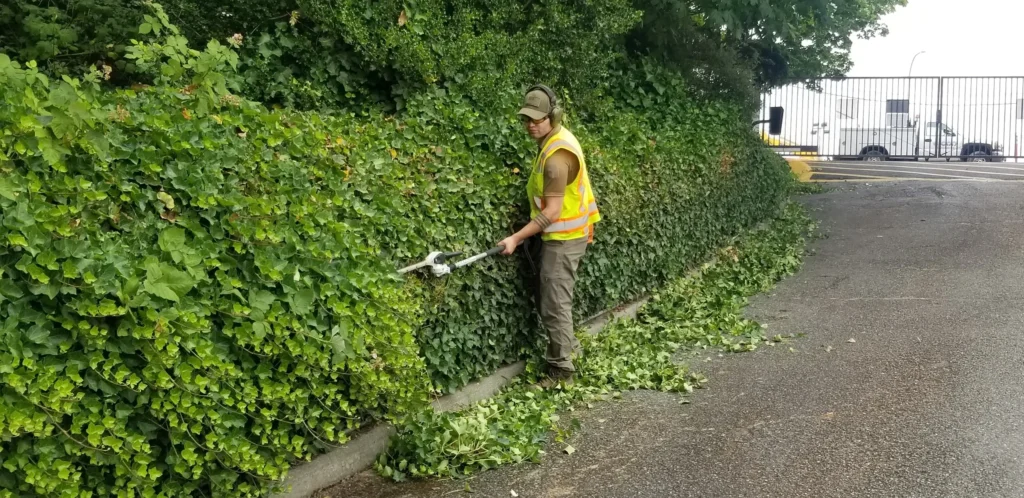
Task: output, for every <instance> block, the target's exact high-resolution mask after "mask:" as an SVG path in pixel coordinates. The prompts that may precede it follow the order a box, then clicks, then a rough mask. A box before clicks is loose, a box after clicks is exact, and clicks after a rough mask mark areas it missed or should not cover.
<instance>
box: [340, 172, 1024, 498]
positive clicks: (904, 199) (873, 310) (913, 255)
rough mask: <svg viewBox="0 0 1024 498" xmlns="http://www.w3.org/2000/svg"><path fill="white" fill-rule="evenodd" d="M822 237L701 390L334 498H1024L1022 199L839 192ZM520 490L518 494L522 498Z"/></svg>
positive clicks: (619, 408)
mask: <svg viewBox="0 0 1024 498" xmlns="http://www.w3.org/2000/svg"><path fill="white" fill-rule="evenodd" d="M829 188H830V189H831V190H830V191H829V192H826V193H824V194H818V195H813V196H807V197H805V198H804V202H805V203H806V204H807V205H808V206H809V207H811V208H812V210H813V211H812V213H813V215H814V216H815V217H817V218H818V219H820V220H822V223H823V229H824V231H825V233H826V234H827V238H825V239H822V240H818V241H816V242H814V243H813V244H812V249H813V250H814V254H812V255H810V256H808V258H807V260H806V262H805V266H804V269H803V270H802V271H801V272H800V273H799V274H797V275H795V276H792V277H790V278H788V279H786V280H784V281H783V282H781V283H780V284H779V286H778V287H777V288H776V289H775V291H774V292H773V293H772V294H770V295H765V296H759V297H757V298H755V299H754V300H753V302H752V304H751V306H750V307H749V308H748V313H749V314H750V316H752V317H753V318H756V319H758V320H759V321H761V322H762V323H766V324H768V326H769V328H768V332H769V333H770V334H776V333H778V334H788V333H800V334H805V335H804V336H803V337H802V338H797V339H793V340H791V341H789V342H787V343H784V344H780V345H777V346H774V347H767V346H765V347H762V348H761V349H759V350H758V351H756V352H753V353H744V354H734V355H726V356H724V357H719V356H718V355H717V354H705V355H704V356H701V357H697V358H694V359H693V360H692V363H693V364H694V365H695V366H694V368H695V369H697V370H701V371H703V372H705V373H706V374H707V376H708V377H709V379H710V382H709V384H708V386H707V389H703V390H699V391H697V392H696V393H695V394H694V395H693V396H691V397H690V398H689V399H690V401H691V403H690V404H680V400H681V399H682V398H681V397H680V396H678V395H673V394H665V393H653V392H635V393H629V394H627V395H626V396H625V397H624V399H623V400H622V401H618V402H607V403H598V404H595V405H594V408H592V409H589V410H582V411H577V412H576V415H577V416H579V417H580V418H581V420H582V423H583V427H582V430H581V431H579V432H578V433H577V434H576V435H574V436H573V438H572V439H571V440H570V443H571V444H572V445H573V446H574V447H575V448H576V451H575V452H574V453H573V454H572V455H567V454H565V453H562V452H560V451H559V449H560V447H559V446H557V445H553V446H551V448H550V453H549V454H548V455H547V456H546V457H545V458H544V460H543V462H542V463H540V464H523V465H518V466H513V467H505V468H501V469H498V470H493V471H489V472H485V473H482V474H479V475H478V476H476V477H474V478H472V479H470V480H469V481H467V482H468V484H469V488H470V489H471V490H472V495H468V494H463V493H464V490H465V487H466V482H460V481H437V480H429V481H420V482H413V483H403V484H393V483H390V482H388V481H385V480H383V479H381V478H379V477H377V476H376V475H374V474H373V473H372V472H366V473H363V474H361V475H358V476H356V477H354V478H352V479H350V480H349V481H347V482H343V483H341V484H340V485H338V486H336V487H334V488H332V489H331V490H326V491H324V492H322V494H321V496H324V497H347V496H353V497H368V498H397V497H420V496H436V497H441V496H484V497H509V496H519V497H577V496H578V497H594V498H602V497H669V496H672V497H787V498H788V497H815V498H818V497H1021V496H1024V430H1022V429H1024V427H1022V426H1024V415H1022V413H1024V411H1022V409H1021V407H1022V406H1024V306H1022V305H1024V265H1022V264H1021V261H1024V186H1022V185H1018V184H1016V183H1013V182H945V183H942V182H927V181H926V182H919V181H912V180H909V181H900V182H883V183H872V184H871V185H865V184H861V183H858V184H854V183H845V184H832V185H830V186H829ZM513 492H514V493H513Z"/></svg>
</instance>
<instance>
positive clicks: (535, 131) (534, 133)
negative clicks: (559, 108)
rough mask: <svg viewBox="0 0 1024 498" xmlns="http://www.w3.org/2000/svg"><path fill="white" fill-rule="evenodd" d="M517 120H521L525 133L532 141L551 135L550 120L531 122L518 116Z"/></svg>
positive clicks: (527, 118) (543, 119)
mask: <svg viewBox="0 0 1024 498" xmlns="http://www.w3.org/2000/svg"><path fill="white" fill-rule="evenodd" d="M519 118H520V119H522V121H523V126H525V127H526V132H527V133H529V134H530V137H531V138H533V139H534V140H540V139H542V138H544V137H546V136H548V134H550V133H551V119H549V118H542V119H540V120H533V119H530V118H529V117H527V116H519Z"/></svg>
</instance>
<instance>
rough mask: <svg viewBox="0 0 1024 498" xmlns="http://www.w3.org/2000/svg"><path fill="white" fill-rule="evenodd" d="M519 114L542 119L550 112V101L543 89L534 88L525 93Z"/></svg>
mask: <svg viewBox="0 0 1024 498" xmlns="http://www.w3.org/2000/svg"><path fill="white" fill-rule="evenodd" d="M519 114H522V115H524V116H529V117H530V119H544V118H546V117H548V116H549V115H550V114H551V101H550V100H548V94H546V93H544V90H534V91H532V92H530V93H527V94H526V99H525V101H524V102H523V108H522V109H519Z"/></svg>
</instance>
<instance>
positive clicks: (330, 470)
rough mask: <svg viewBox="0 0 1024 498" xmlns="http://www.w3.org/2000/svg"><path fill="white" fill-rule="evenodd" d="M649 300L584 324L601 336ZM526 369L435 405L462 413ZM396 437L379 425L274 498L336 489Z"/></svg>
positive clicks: (296, 473)
mask: <svg viewBox="0 0 1024 498" xmlns="http://www.w3.org/2000/svg"><path fill="white" fill-rule="evenodd" d="M647 300H648V298H647V297H643V298H641V299H638V300H636V301H633V302H630V303H627V304H623V305H620V306H617V307H615V308H612V309H610V310H607V311H604V312H602V313H598V314H597V315H595V316H592V317H590V318H588V319H587V320H585V321H584V322H583V323H582V325H583V326H584V327H586V332H587V333H588V334H597V333H598V332H600V331H601V329H603V328H604V327H606V326H607V325H608V324H609V323H611V322H612V321H613V320H616V319H618V318H622V317H628V318H635V317H636V315H637V313H638V312H639V311H640V308H641V307H642V306H643V305H644V304H645V303H647ZM525 369H526V362H525V361H517V362H515V363H512V364H511V365H505V366H504V367H501V368H499V369H498V371H497V372H494V373H493V374H491V375H488V376H487V377H484V378H482V379H479V380H477V381H475V382H472V383H470V384H467V385H466V386H465V387H463V388H461V389H459V390H457V391H455V392H453V393H451V394H448V395H445V396H442V397H440V398H437V399H436V400H434V401H433V402H432V403H431V405H433V407H434V410H436V411H439V412H450V411H458V410H461V409H463V408H466V407H468V406H470V405H472V404H473V403H476V402H478V401H483V400H485V399H487V398H490V397H491V396H494V395H495V394H497V393H498V391H500V390H501V388H503V387H505V386H506V385H508V383H509V382H511V381H512V379H514V378H515V377H516V376H517V375H519V374H521V373H523V370H525ZM394 434H395V428H394V427H392V426H391V424H387V423H382V424H378V425H376V426H373V427H372V428H371V429H369V430H368V431H367V432H364V433H362V434H360V435H358V436H356V437H354V438H352V440H351V441H349V442H348V443H345V444H344V445H343V446H341V447H339V448H336V449H334V450H332V451H330V452H328V453H324V454H323V455H320V456H317V457H316V458H314V459H313V460H311V461H309V462H306V463H303V464H301V465H298V466H296V467H293V468H292V469H291V470H289V471H288V477H287V478H285V481H284V483H283V487H284V489H286V490H288V491H285V492H282V493H279V494H275V495H273V498H309V497H310V496H312V495H313V493H315V492H317V491H318V490H320V489H323V488H327V487H330V486H333V485H335V484H337V483H339V482H341V481H343V480H345V479H346V478H348V477H351V476H353V475H355V474H356V473H358V472H361V471H362V470H364V469H366V468H368V467H370V466H371V465H373V462H374V461H376V460H377V457H378V456H379V455H380V454H381V453H383V452H384V451H386V450H387V449H388V442H389V441H390V440H391V436H393V435H394ZM289 487H290V489H289Z"/></svg>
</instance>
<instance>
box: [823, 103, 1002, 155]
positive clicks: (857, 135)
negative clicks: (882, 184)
mask: <svg viewBox="0 0 1024 498" xmlns="http://www.w3.org/2000/svg"><path fill="white" fill-rule="evenodd" d="M856 105H857V103H855V102H852V101H850V99H841V101H840V102H839V104H838V105H837V112H836V114H837V117H838V119H837V120H836V122H834V124H837V125H838V128H839V130H838V133H837V134H836V135H833V136H832V137H829V138H825V137H824V136H827V135H829V134H830V133H831V130H829V129H828V128H827V127H828V124H827V123H815V125H814V128H813V129H812V131H811V134H812V135H818V136H819V137H822V138H821V139H819V143H821V142H820V140H824V141H826V142H829V143H828V144H827V145H826V147H825V148H826V149H829V150H830V151H833V153H832V154H831V155H832V156H833V157H834V158H836V159H860V160H865V161H886V160H911V161H913V160H920V159H924V160H930V159H943V158H944V159H946V160H947V161H950V160H952V159H959V160H961V161H973V162H988V161H1004V160H1005V158H1004V157H1003V156H1002V148H1001V147H1000V145H999V143H998V142H996V143H988V142H979V141H970V142H967V141H964V140H963V137H961V136H960V135H958V134H957V132H956V131H955V130H953V129H952V128H950V127H949V126H947V125H946V124H940V123H937V122H935V121H930V122H927V123H923V124H922V123H921V119H920V115H918V116H916V117H914V119H911V117H910V101H909V100H889V101H887V102H886V113H885V114H884V116H885V124H884V125H883V126H882V127H864V126H863V125H861V124H860V123H858V120H857V115H858V113H857V110H856V108H855V106H856ZM823 135H824V136H823Z"/></svg>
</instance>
